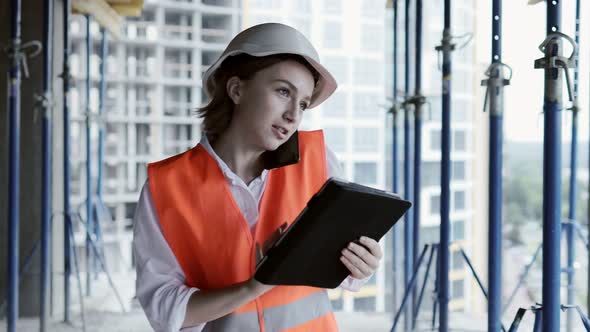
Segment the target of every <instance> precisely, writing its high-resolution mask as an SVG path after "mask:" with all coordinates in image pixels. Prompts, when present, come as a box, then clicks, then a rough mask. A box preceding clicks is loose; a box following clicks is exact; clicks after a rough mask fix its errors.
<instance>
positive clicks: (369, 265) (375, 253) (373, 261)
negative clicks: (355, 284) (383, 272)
mask: <svg viewBox="0 0 590 332" xmlns="http://www.w3.org/2000/svg"><path fill="white" fill-rule="evenodd" d="M359 243H360V244H361V245H359V244H357V243H354V242H350V243H349V244H348V246H347V247H346V248H344V249H342V256H341V257H340V261H341V262H342V263H343V264H344V266H346V267H347V268H348V270H349V271H350V275H351V276H352V277H353V278H356V279H365V278H368V277H370V276H371V275H372V274H373V273H375V271H376V270H377V267H378V266H379V261H380V260H381V258H382V257H383V253H382V251H381V247H380V246H379V243H378V242H377V241H375V240H373V239H371V238H369V237H366V236H361V238H360V240H359Z"/></svg>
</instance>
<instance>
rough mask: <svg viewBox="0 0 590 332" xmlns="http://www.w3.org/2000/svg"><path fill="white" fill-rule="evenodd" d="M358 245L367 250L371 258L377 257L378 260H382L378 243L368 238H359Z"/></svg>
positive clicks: (381, 252)
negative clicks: (371, 255)
mask: <svg viewBox="0 0 590 332" xmlns="http://www.w3.org/2000/svg"><path fill="white" fill-rule="evenodd" d="M360 243H361V244H362V245H364V246H366V247H367V248H369V251H371V253H372V254H373V256H375V257H377V258H378V259H381V258H383V251H382V250H381V246H380V245H379V242H377V241H375V240H373V239H371V238H370V237H366V236H361V238H360Z"/></svg>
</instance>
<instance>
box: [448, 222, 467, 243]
mask: <svg viewBox="0 0 590 332" xmlns="http://www.w3.org/2000/svg"><path fill="white" fill-rule="evenodd" d="M451 232H452V233H451V241H457V240H465V221H464V220H455V221H453V222H452V223H451Z"/></svg>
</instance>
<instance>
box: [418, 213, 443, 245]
mask: <svg viewBox="0 0 590 332" xmlns="http://www.w3.org/2000/svg"><path fill="white" fill-rule="evenodd" d="M436 213H438V211H436ZM439 239H440V228H439V227H438V225H437V226H423V227H421V228H420V243H421V244H420V247H423V246H424V245H425V244H427V243H435V242H438V240H439Z"/></svg>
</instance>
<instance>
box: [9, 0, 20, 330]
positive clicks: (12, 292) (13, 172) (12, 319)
mask: <svg viewBox="0 0 590 332" xmlns="http://www.w3.org/2000/svg"><path fill="white" fill-rule="evenodd" d="M21 15H22V3H21V0H13V1H12V12H11V17H12V25H11V36H10V37H11V39H12V50H11V51H12V53H11V54H10V56H11V64H10V82H9V91H8V114H9V122H8V132H9V134H8V135H9V153H8V183H9V184H8V266H7V270H8V276H7V277H8V278H7V280H8V289H7V292H8V313H7V317H6V322H7V330H8V331H9V332H14V331H16V321H17V320H18V300H19V299H18V297H19V289H18V285H19V223H20V220H19V218H20V214H19V193H20V187H19V179H20V106H21V105H20V99H21V96H20V88H21V68H20V65H21V61H22V60H21V57H22V56H23V54H22V50H21V47H22V44H21Z"/></svg>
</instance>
